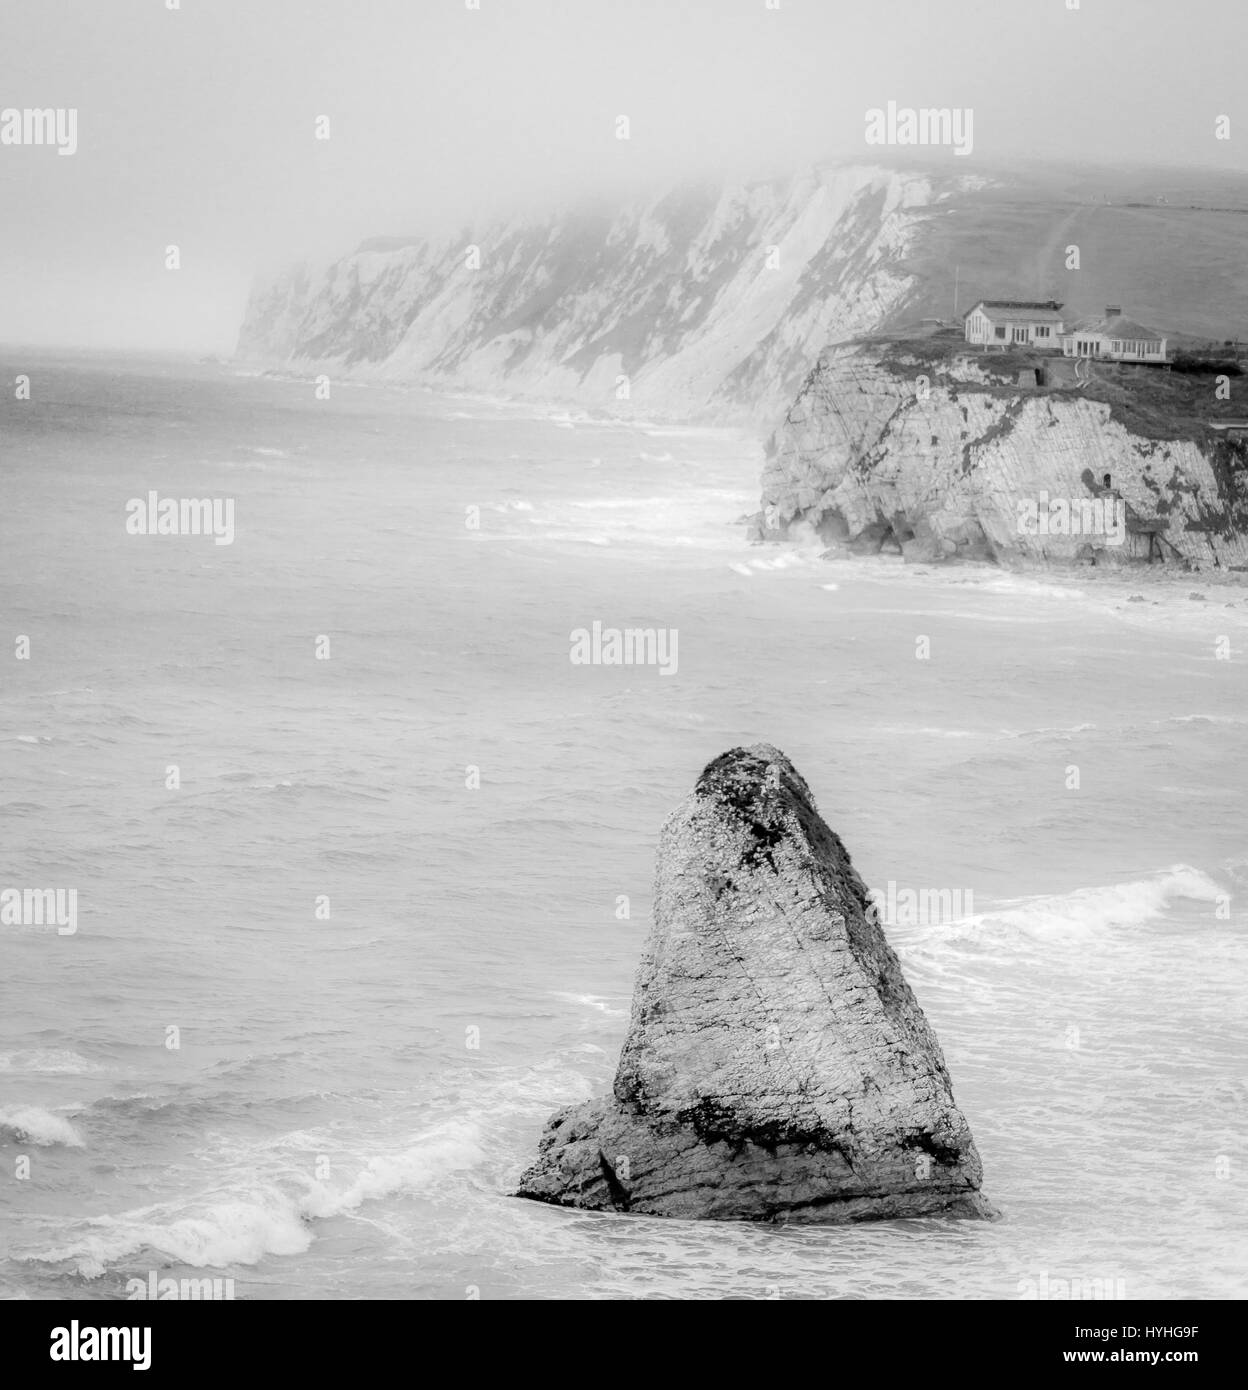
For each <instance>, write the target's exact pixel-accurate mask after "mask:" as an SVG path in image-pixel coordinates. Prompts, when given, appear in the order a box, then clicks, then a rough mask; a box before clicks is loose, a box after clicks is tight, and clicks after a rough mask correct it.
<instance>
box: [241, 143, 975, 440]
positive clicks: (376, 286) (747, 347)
mask: <svg viewBox="0 0 1248 1390" xmlns="http://www.w3.org/2000/svg"><path fill="white" fill-rule="evenodd" d="M965 182H966V180H964V179H958V178H955V177H953V176H948V177H946V178H944V179H943V180H942V181H941V183H940V185H939V187H937V186H935V185H934V183H933V181H932V179H930V178H928V177H924V176H920V175H916V174H903V173H896V172H891V171H887V170H883V169H878V168H860V167H842V168H835V167H833V168H825V169H820V170H816V171H811V172H808V173H806V174H803V175H801V176H799V177H797V178H795V179H792V180H789V181H777V182H772V183H766V184H758V185H752V186H738V187H733V188H728V189H723V190H718V189H700V190H690V191H686V192H681V193H677V194H671V195H668V196H666V197H664V198H661V199H658V200H656V201H654V202H652V203H650V204H648V205H646V206H642V207H631V208H628V209H625V210H623V211H618V212H616V213H614V214H612V213H589V212H581V213H576V214H567V215H562V216H557V217H551V218H548V219H545V220H525V221H517V222H513V223H502V224H498V225H495V226H493V227H490V228H486V229H484V230H481V231H479V232H465V233H464V234H463V235H462V236H456V237H452V238H447V239H444V240H442V241H422V242H412V243H406V244H399V245H395V244H387V243H380V244H379V243H366V244H365V245H364V246H363V247H361V248H360V250H358V251H356V252H355V253H353V254H352V255H349V256H347V257H344V258H343V259H342V260H340V261H338V262H337V263H336V264H335V265H333V266H331V267H330V268H329V269H328V270H327V271H325V272H324V273H322V274H312V273H310V272H307V271H303V270H295V271H292V272H288V273H287V274H286V275H284V276H282V277H281V278H280V279H279V280H277V281H276V282H274V283H272V284H270V285H268V286H265V287H261V288H258V289H257V290H256V291H255V292H254V293H253V295H252V299H251V302H250V304H249V306H248V311H247V316H246V320H245V322H244V324H243V328H242V331H241V334H240V339H239V353H240V355H241V356H242V357H244V358H246V359H249V360H252V361H259V362H261V363H264V364H266V365H269V366H274V367H277V366H285V367H288V368H293V369H295V370H309V371H310V370H316V371H326V372H329V373H331V374H334V373H337V374H339V375H343V374H349V375H351V376H354V377H363V378H367V379H372V380H381V381H395V382H424V383H428V384H434V385H442V386H448V387H454V388H459V389H467V390H479V391H483V392H487V393H492V394H514V395H519V396H527V397H534V398H540V399H546V400H561V401H568V402H576V403H579V404H582V405H584V406H588V407H594V408H598V409H603V410H607V411H609V412H611V413H613V414H621V415H628V414H637V415H640V416H654V415H680V416H685V417H689V416H696V415H703V416H706V415H714V416H716V417H720V418H732V419H745V418H751V419H754V420H755V421H757V420H759V419H760V418H764V419H765V418H767V417H768V416H773V417H774V416H778V414H779V413H780V412H782V411H783V410H784V408H785V407H787V406H788V404H789V403H790V402H791V401H792V399H793V397H794V395H795V394H796V393H797V390H798V388H799V387H800V385H801V382H802V379H803V378H804V377H805V375H806V373H807V372H808V371H809V369H810V367H811V365H812V364H813V362H814V361H815V359H816V357H817V355H818V353H819V352H820V351H821V350H822V349H823V347H824V346H825V345H826V344H827V343H828V342H830V341H836V340H840V339H843V338H846V337H848V336H851V335H854V334H858V333H862V332H866V331H869V330H871V329H873V328H875V327H876V326H877V325H878V324H880V323H881V322H882V321H883V320H884V319H885V318H886V317H887V316H888V315H889V314H890V313H891V312H893V311H894V310H895V309H896V308H897V307H898V306H899V304H900V303H901V302H902V301H903V300H904V298H905V297H906V295H907V293H908V292H909V290H910V289H911V287H912V282H911V280H910V278H909V277H908V276H907V275H906V274H905V273H904V271H903V269H902V265H901V262H902V258H903V257H904V256H905V254H906V253H907V249H908V246H909V244H910V241H911V239H912V236H913V233H914V229H915V224H914V217H915V213H916V212H917V211H918V210H919V209H922V208H925V207H930V205H931V204H932V203H933V202H934V201H938V200H939V199H940V198H941V197H943V196H946V195H947V194H948V193H949V192H951V191H955V190H956V189H959V188H961V187H962V185H963V184H964V183H965ZM474 247H475V248H477V252H478V255H479V266H478V267H477V268H473V266H474V263H475V260H476V257H474V255H473V252H472V248H474Z"/></svg>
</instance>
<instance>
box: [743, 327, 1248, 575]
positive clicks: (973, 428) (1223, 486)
mask: <svg viewBox="0 0 1248 1390" xmlns="http://www.w3.org/2000/svg"><path fill="white" fill-rule="evenodd" d="M950 336H952V337H953V338H956V337H957V335H956V334H954V335H945V339H946V340H945V341H944V342H943V343H942V342H940V341H939V335H938V337H937V338H933V339H929V340H927V341H923V340H917V341H914V342H907V341H904V340H902V341H897V340H885V339H881V340H879V341H868V342H857V343H846V344H841V345H838V346H835V347H832V348H829V349H828V351H827V352H825V353H824V354H823V355H822V356H821V358H820V360H819V362H818V363H817V364H816V366H815V367H814V369H813V370H812V371H811V373H810V375H809V377H808V378H807V380H806V381H805V383H804V384H803V386H802V389H801V390H800V391H799V393H798V395H797V398H796V400H795V401H794V403H793V405H792V406H791V408H790V409H789V411H788V413H787V416H786V418H785V420H784V422H783V424H782V425H781V426H780V427H779V428H778V429H777V430H776V431H775V433H774V434H773V436H772V437H771V439H770V441H769V443H768V446H767V460H766V464H765V467H764V473H763V488H762V502H763V512H762V513H761V514H760V517H759V519H758V524H757V525H756V528H755V535H756V537H761V536H764V535H766V536H769V537H781V536H786V535H793V534H804V535H806V536H810V535H811V532H812V528H813V531H814V532H815V533H817V534H818V536H819V537H820V538H822V539H823V540H825V541H827V542H828V543H829V544H831V545H834V546H835V545H837V544H841V545H844V546H846V547H847V548H849V549H851V550H869V551H875V550H879V549H880V548H881V547H882V546H894V545H895V546H898V547H900V549H901V550H902V551H903V553H904V554H905V555H906V556H907V557H908V558H913V559H919V560H933V559H940V558H951V557H963V558H978V559H997V560H1000V561H1002V562H1003V563H1007V564H1013V563H1019V564H1027V563H1051V562H1063V561H1066V562H1076V561H1083V562H1088V561H1091V560H1095V561H1096V562H1097V563H1103V564H1114V563H1121V562H1125V561H1130V560H1145V559H1147V558H1148V555H1149V547H1150V540H1149V534H1148V530H1147V528H1148V527H1149V526H1153V527H1157V525H1158V523H1161V524H1162V525H1161V526H1160V529H1157V530H1156V532H1155V534H1156V539H1155V540H1154V541H1152V542H1151V544H1152V546H1153V548H1154V554H1155V556H1156V558H1158V559H1164V560H1165V561H1166V562H1167V563H1169V564H1175V563H1179V564H1184V565H1190V566H1192V567H1194V568H1201V569H1205V568H1215V567H1225V568H1229V567H1234V566H1241V565H1244V564H1248V541H1246V540H1245V537H1246V536H1248V469H1246V465H1248V456H1246V454H1245V450H1244V448H1243V446H1242V445H1238V444H1236V443H1234V442H1233V441H1227V440H1225V439H1221V438H1219V437H1217V436H1216V435H1215V434H1214V433H1213V432H1211V431H1209V430H1208V429H1204V428H1202V427H1200V426H1199V424H1197V423H1194V422H1188V423H1187V424H1184V425H1179V424H1174V425H1173V427H1170V426H1168V425H1167V422H1166V420H1165V411H1166V408H1167V403H1170V404H1171V405H1174V402H1173V401H1172V400H1171V398H1172V397H1177V394H1178V393H1179V392H1181V391H1186V392H1187V396H1188V397H1192V396H1194V397H1195V398H1196V400H1197V401H1198V403H1199V404H1198V405H1197V406H1195V407H1192V408H1196V409H1198V410H1200V409H1203V410H1204V411H1205V413H1206V414H1210V415H1211V414H1213V412H1214V410H1215V403H1214V401H1213V388H1212V384H1211V383H1210V380H1209V378H1207V377H1206V378H1204V379H1203V381H1202V382H1201V383H1196V384H1192V385H1188V386H1185V385H1184V383H1183V380H1182V378H1180V377H1179V376H1178V375H1177V374H1174V375H1171V374H1166V373H1162V372H1159V371H1158V370H1157V369H1153V368H1140V369H1125V370H1123V371H1117V370H1116V369H1114V368H1098V369H1097V371H1096V373H1095V374H1094V375H1093V379H1092V380H1090V381H1089V382H1088V383H1087V385H1086V386H1085V385H1081V384H1080V383H1078V382H1076V380H1075V377H1074V369H1073V364H1072V363H1068V362H1063V361H1062V360H1061V359H1060V358H1059V359H1056V360H1054V359H1052V358H1048V359H1037V360H1041V361H1042V362H1047V366H1043V365H1042V368H1041V370H1042V373H1047V377H1048V379H1049V380H1048V384H1047V385H1044V386H1031V385H1028V386H1019V385H1018V384H1017V382H1016V381H1015V380H1011V379H1010V375H1009V374H1008V373H1007V374H1005V375H1002V371H1003V369H1002V367H1001V366H1000V365H999V363H998V360H997V359H994V358H993V357H992V356H991V355H988V356H981V355H980V354H978V353H977V352H975V351H974V350H971V351H969V352H962V351H960V348H961V347H962V346H963V345H962V344H961V343H959V342H951V341H949V338H950ZM1081 375H1082V373H1081ZM1185 399H1186V398H1185ZM1204 402H1207V405H1206V404H1204ZM1179 404H1183V402H1179ZM1185 408H1187V407H1186V406H1185ZM1232 408H1233V406H1228V407H1227V409H1232ZM1137 417H1138V418H1137ZM1106 474H1108V475H1109V476H1110V488H1111V489H1112V491H1107V490H1106V489H1105V487H1104V478H1105V475H1106ZM1058 499H1061V500H1063V501H1065V502H1070V503H1074V504H1081V502H1082V500H1083V499H1088V500H1092V499H1102V500H1104V501H1105V502H1115V501H1116V500H1117V499H1121V502H1122V504H1123V507H1122V513H1121V514H1122V516H1123V517H1124V518H1125V527H1124V531H1125V534H1120V535H1118V536H1114V535H1110V534H1106V533H1105V532H1103V531H1101V530H1100V529H1099V528H1098V529H1095V530H1093V531H1092V532H1091V533H1088V532H1086V531H1080V532H1078V533H1074V532H1072V531H1071V529H1070V528H1069V527H1066V528H1064V532H1063V527H1062V522H1061V521H1060V520H1059V519H1057V518H1056V517H1055V518H1054V519H1053V520H1052V522H1051V523H1050V524H1049V529H1048V533H1047V534H1045V533H1044V532H1043V531H1042V530H1041V529H1040V526H1039V525H1038V524H1037V523H1036V522H1035V521H1034V520H1032V519H1031V518H1030V517H1028V515H1027V514H1028V512H1030V510H1031V507H1032V506H1033V504H1034V505H1036V506H1037V508H1038V509H1040V510H1043V511H1045V512H1046V513H1048V512H1049V511H1050V510H1051V509H1052V508H1053V506H1054V503H1055V501H1056V500H1058ZM1053 528H1056V533H1055V530H1054V529H1053Z"/></svg>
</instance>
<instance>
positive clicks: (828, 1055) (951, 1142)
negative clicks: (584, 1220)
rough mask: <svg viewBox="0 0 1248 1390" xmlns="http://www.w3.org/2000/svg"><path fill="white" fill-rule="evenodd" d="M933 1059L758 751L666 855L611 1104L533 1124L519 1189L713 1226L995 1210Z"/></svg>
mask: <svg viewBox="0 0 1248 1390" xmlns="http://www.w3.org/2000/svg"><path fill="white" fill-rule="evenodd" d="M980 1178H981V1168H980V1161H979V1155H978V1153H977V1152H976V1150H975V1144H974V1142H973V1140H972V1138H971V1134H970V1130H969V1129H968V1127H967V1123H966V1120H965V1119H964V1118H963V1116H962V1113H961V1112H960V1111H959V1110H958V1107H957V1105H956V1104H955V1102H954V1099H953V1092H952V1088H951V1086H950V1081H949V1074H948V1072H947V1071H946V1069H945V1062H944V1058H943V1056H942V1055H941V1051H940V1044H939V1043H938V1042H937V1041H936V1037H935V1034H934V1033H933V1032H932V1030H931V1028H930V1027H929V1026H928V1022H927V1020H926V1018H925V1017H924V1016H923V1012H922V1010H921V1009H920V1008H919V1006H918V1003H917V1002H916V1000H915V998H914V995H913V994H912V993H911V991H910V987H909V985H907V984H906V981H905V979H904V977H903V976H902V973H901V967H900V965H899V964H898V961H897V957H896V956H895V955H894V954H893V951H892V948H891V947H890V946H889V944H888V942H887V941H886V939H885V937H884V933H883V931H882V930H881V929H880V927H879V925H878V924H877V922H876V919H875V914H874V911H873V909H872V907H871V904H870V899H869V897H868V893H867V889H866V887H865V885H864V884H863V882H862V880H861V879H860V878H859V876H858V874H857V873H856V872H855V870H854V868H853V865H852V864H851V863H850V859H849V855H848V854H847V853H846V851H845V847H844V845H842V843H841V841H840V840H839V839H838V838H837V836H836V835H835V834H834V833H833V832H832V831H831V830H830V829H829V828H828V826H827V825H826V824H825V823H824V822H823V820H822V819H821V818H820V816H819V813H818V811H817V810H816V808H815V803H814V800H813V798H812V796H811V794H810V789H809V788H808V787H807V785H806V783H805V782H804V781H803V780H802V778H801V776H800V775H799V773H798V772H797V770H796V769H795V768H794V767H793V764H792V763H791V762H789V760H788V758H786V757H785V756H784V754H783V753H781V752H780V751H779V750H778V749H776V748H773V747H772V746H770V745H769V744H755V745H754V746H752V747H750V748H734V749H731V750H730V751H729V752H727V753H724V754H722V755H721V756H720V757H718V758H716V759H715V760H714V761H713V762H712V763H710V764H709V765H708V766H707V767H706V769H705V770H704V771H703V773H702V775H701V776H700V777H699V779H698V782H697V785H696V786H695V788H694V790H693V792H692V793H691V794H690V795H689V796H688V797H686V799H685V800H684V802H683V803H682V804H681V805H680V806H679V807H678V808H677V809H676V811H674V812H673V813H672V815H671V816H669V817H668V819H667V821H666V823H665V824H664V826H663V830H662V834H661V837H660V842H659V853H658V869H657V882H656V896H655V920H654V927H653V930H652V932H651V936H650V940H649V942H648V943H647V947H646V951H645V955H644V957H643V958H642V962H641V966H640V969H639V971H638V974H637V982H636V988H635V991H634V995H633V1008H632V1018H631V1021H630V1024H629V1030H628V1037H627V1039H626V1041H625V1043H624V1048H623V1051H622V1052H621V1054H620V1062H619V1067H618V1069H617V1071H616V1076H615V1084H614V1087H613V1093H612V1095H610V1096H608V1097H605V1098H603V1099H601V1100H597V1101H591V1102H588V1103H585V1104H582V1105H577V1106H573V1107H571V1108H569V1109H565V1110H561V1111H559V1112H557V1113H556V1114H555V1115H553V1116H552V1117H551V1119H550V1120H549V1121H548V1122H547V1125H546V1129H545V1132H544V1134H543V1136H542V1140H541V1145H540V1149H539V1153H538V1157H537V1161H536V1162H535V1163H534V1164H533V1165H532V1167H530V1168H529V1169H528V1171H527V1172H526V1173H525V1174H524V1176H523V1177H522V1178H521V1181H520V1189H519V1195H521V1196H524V1197H529V1198H533V1199H534V1200H537V1201H544V1202H552V1203H556V1204H559V1205H562V1206H571V1207H582V1208H591V1209H598V1210H606V1211H631V1212H639V1213H644V1214H648V1215H654V1216H675V1217H685V1218H691V1217H701V1218H716V1219H721V1220H797V1221H818V1222H845V1221H860V1220H868V1219H872V1218H882V1217H905V1216H926V1215H932V1214H939V1213H947V1214H955V1215H964V1216H991V1215H993V1214H994V1212H993V1209H992V1207H991V1206H990V1205H989V1203H988V1202H987V1201H986V1200H985V1199H984V1198H983V1197H982V1196H981V1195H980V1193H979V1186H980Z"/></svg>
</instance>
